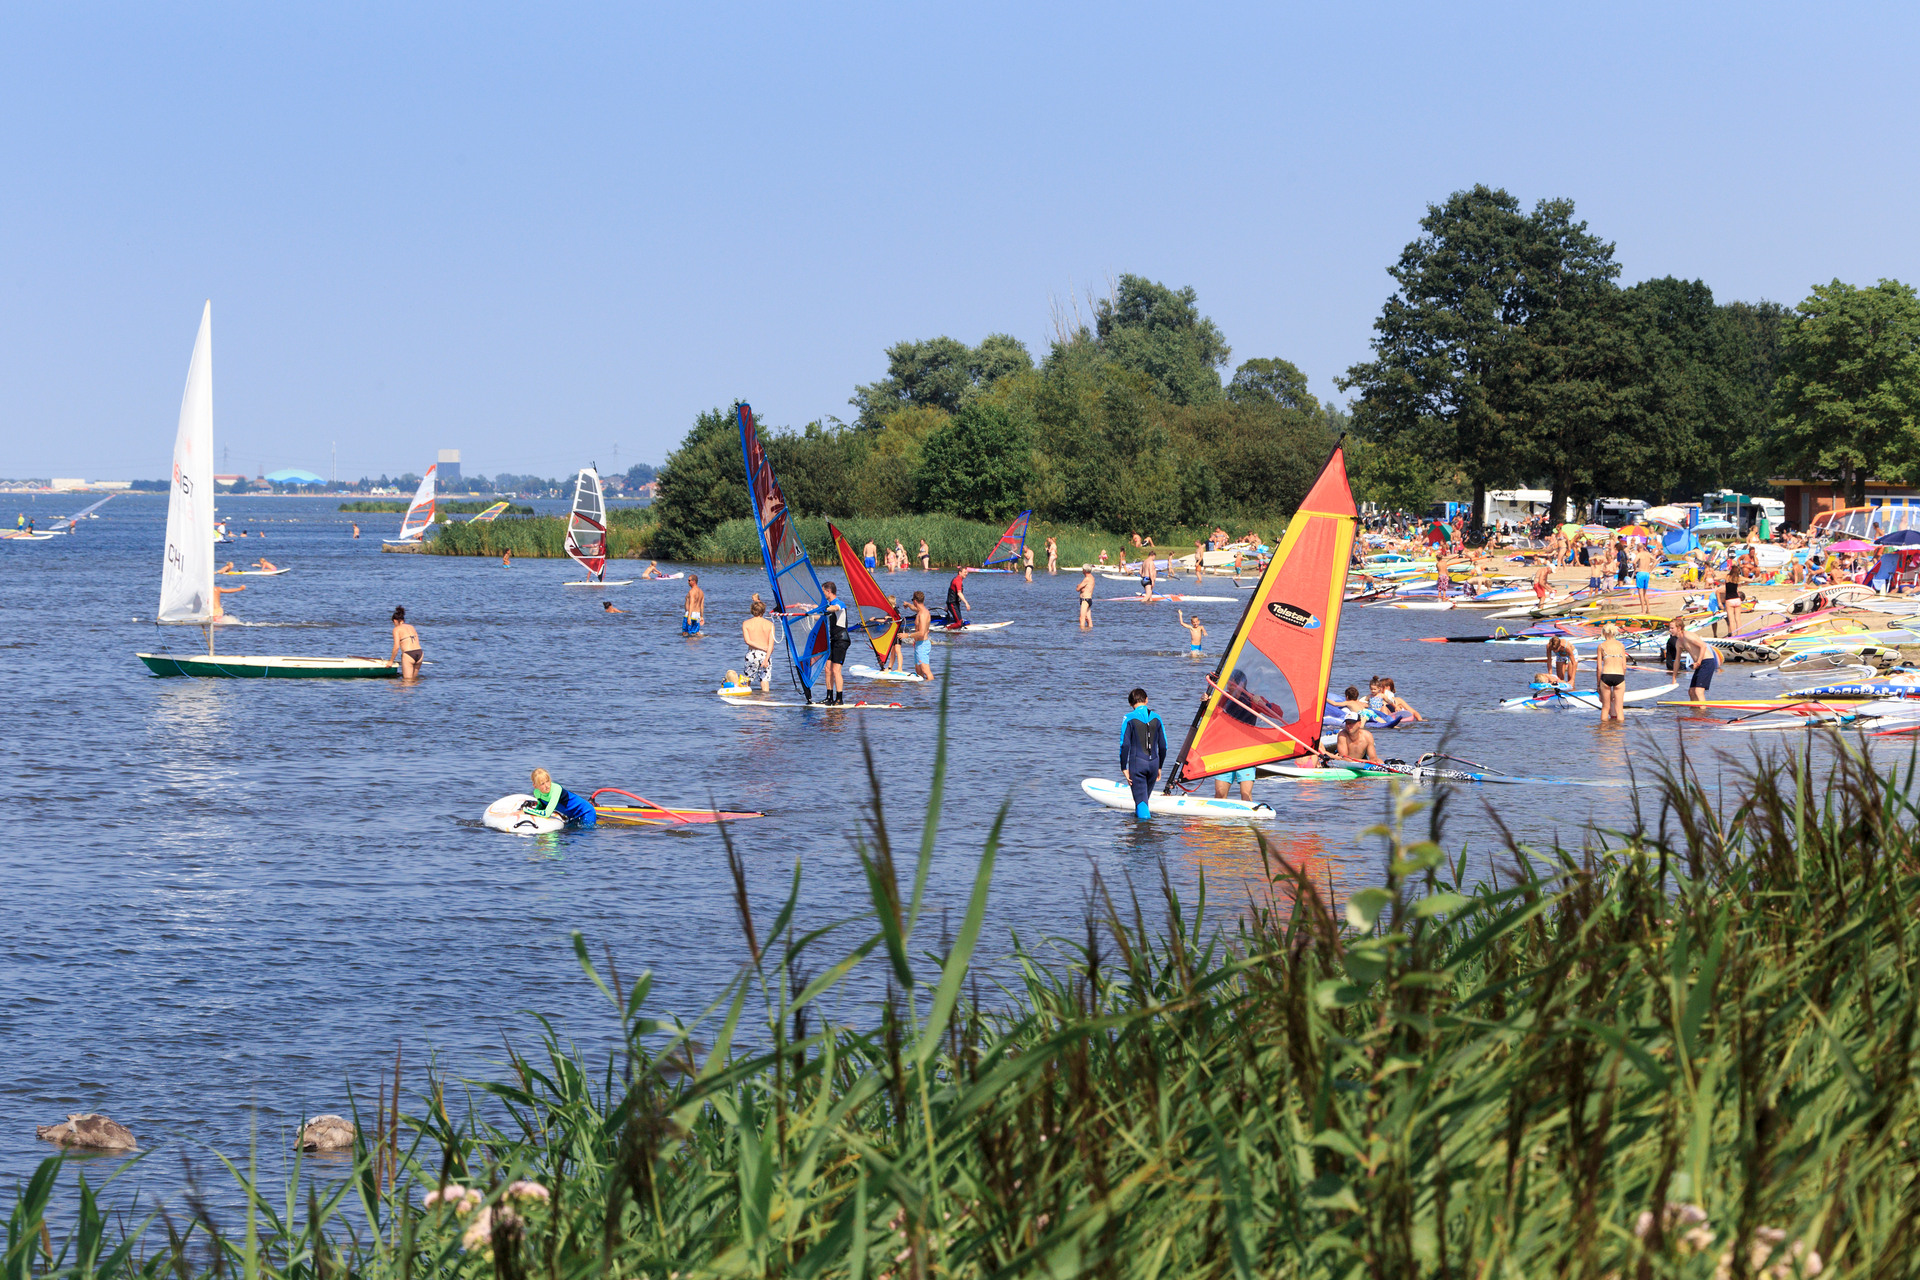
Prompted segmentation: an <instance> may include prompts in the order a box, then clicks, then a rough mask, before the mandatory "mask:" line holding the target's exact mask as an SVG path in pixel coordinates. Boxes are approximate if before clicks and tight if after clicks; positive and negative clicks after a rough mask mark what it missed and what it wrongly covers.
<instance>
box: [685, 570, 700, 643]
mask: <svg viewBox="0 0 1920 1280" xmlns="http://www.w3.org/2000/svg"><path fill="white" fill-rule="evenodd" d="M680 611H681V614H682V615H683V616H682V617H681V619H680V630H681V632H682V633H683V634H685V635H690V636H697V635H699V634H700V624H701V623H702V622H703V621H704V620H705V619H706V616H707V593H706V592H704V591H702V590H701V589H700V575H699V574H697V573H690V574H688V575H687V599H686V602H685V603H684V604H682V605H681V606H680Z"/></svg>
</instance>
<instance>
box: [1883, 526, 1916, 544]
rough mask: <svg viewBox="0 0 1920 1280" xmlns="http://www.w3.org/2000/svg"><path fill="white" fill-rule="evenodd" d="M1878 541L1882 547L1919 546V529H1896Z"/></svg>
mask: <svg viewBox="0 0 1920 1280" xmlns="http://www.w3.org/2000/svg"><path fill="white" fill-rule="evenodd" d="M1878 541H1879V543H1880V545H1881V546H1883V547H1912V546H1920V529H1896V530H1894V531H1893V532H1892V533H1889V534H1887V535H1885V536H1884V537H1882V538H1880V539H1878Z"/></svg>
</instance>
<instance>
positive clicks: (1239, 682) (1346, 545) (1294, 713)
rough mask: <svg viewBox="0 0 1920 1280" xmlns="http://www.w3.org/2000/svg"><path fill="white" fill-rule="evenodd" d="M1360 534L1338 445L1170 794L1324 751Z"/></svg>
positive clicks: (1171, 781) (1212, 683)
mask: <svg viewBox="0 0 1920 1280" xmlns="http://www.w3.org/2000/svg"><path fill="white" fill-rule="evenodd" d="M1358 525H1359V512H1358V511H1356V510H1355V509H1354V505H1353V491H1352V490H1351V489H1349V488H1348V487H1347V464H1346V454H1345V450H1344V448H1343V447H1342V446H1340V445H1335V446H1334V450H1333V456H1332V457H1330V458H1328V459H1327V465H1326V466H1324V467H1322V468H1321V469H1320V476H1319V478H1318V479H1316V480H1315V481H1314V482H1313V487H1312V488H1311V489H1309V490H1308V491H1307V496H1306V498H1305V500H1303V501H1302V502H1301V503H1300V509H1299V510H1298V511H1296V512H1294V514H1293V519H1292V520H1290V521H1288V522H1287V532H1286V535H1285V536H1284V537H1282V538H1281V540H1280V546H1279V548H1278V549H1277V550H1276V551H1275V552H1274V553H1273V559H1272V561H1271V562H1269V563H1268V565H1267V571H1266V572H1265V573H1264V574H1262V575H1261V577H1260V585H1259V587H1258V588H1256V589H1255V591H1254V593H1253V599H1251V600H1249V601H1248V602H1247V609H1246V612H1245V613H1244V614H1242V615H1241V617H1240V625H1239V626H1237V627H1235V628H1234V632H1233V638H1232V639H1231V640H1229V641H1228V642H1227V648H1226V653H1225V655H1224V656H1223V657H1222V658H1221V660H1220V665H1219V667H1217V668H1216V669H1215V670H1214V673H1213V676H1212V678H1211V679H1209V680H1208V682H1207V690H1206V695H1205V696H1204V697H1203V698H1202V699H1201V702H1200V710H1199V711H1198V712H1196V713H1195V714H1194V717H1193V727H1192V728H1191V729H1189V730H1188V731H1187V740H1186V743H1185V744H1184V745H1183V746H1182V747H1181V748H1180V755H1179V758H1178V759H1176V760H1175V761H1174V765H1173V768H1172V769H1170V770H1168V771H1167V790H1169V791H1171V790H1172V789H1173V787H1174V786H1175V784H1177V783H1181V782H1193V781H1195V780H1197V779H1200V778H1207V777H1212V776H1213V775H1214V774H1218V773H1227V772H1229V771H1231V770H1234V769H1247V768H1251V767H1252V766H1254V765H1259V764H1271V763H1273V762H1274V761H1276V760H1285V759H1288V758H1289V757H1292V756H1297V755H1305V754H1308V753H1310V752H1312V751H1313V750H1314V749H1315V748H1316V747H1317V745H1318V743H1319V740H1320V723H1321V719H1322V716H1323V715H1324V714H1325V708H1326V699H1327V680H1328V679H1329V677H1330V676H1331V674H1332V670H1333V645H1334V640H1335V638H1336V637H1337V636H1338V635H1339V632H1340V602H1341V597H1342V596H1344V595H1345V594H1346V589H1347V557H1348V556H1349V555H1350V554H1351V553H1352V551H1353V540H1354V537H1355V534H1356V533H1357V530H1358Z"/></svg>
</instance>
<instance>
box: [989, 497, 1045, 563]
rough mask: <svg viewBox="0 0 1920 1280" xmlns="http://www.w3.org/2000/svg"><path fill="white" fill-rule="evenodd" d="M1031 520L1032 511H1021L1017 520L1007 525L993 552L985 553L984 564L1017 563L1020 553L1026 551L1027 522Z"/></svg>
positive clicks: (994, 545)
mask: <svg viewBox="0 0 1920 1280" xmlns="http://www.w3.org/2000/svg"><path fill="white" fill-rule="evenodd" d="M1032 518H1033V512H1032V511H1022V512H1021V513H1020V516H1019V518H1018V519H1016V520H1015V521H1014V522H1013V523H1012V524H1010V525H1008V526H1007V531H1006V532H1005V533H1003V534H1001V535H1000V541H998V542H996V543H994V544H993V550H992V551H989V552H988V553H987V558H986V561H985V564H987V565H994V564H1005V563H1007V562H1009V561H1018V560H1019V559H1020V553H1021V552H1023V551H1025V550H1026V549H1027V521H1029V520H1031V519H1032ZM982 567H984V565H983V566H982Z"/></svg>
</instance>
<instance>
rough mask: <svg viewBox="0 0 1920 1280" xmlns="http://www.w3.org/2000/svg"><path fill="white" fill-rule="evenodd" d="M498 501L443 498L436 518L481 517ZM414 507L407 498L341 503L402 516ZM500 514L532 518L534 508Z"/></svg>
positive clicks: (342, 507) (513, 507)
mask: <svg viewBox="0 0 1920 1280" xmlns="http://www.w3.org/2000/svg"><path fill="white" fill-rule="evenodd" d="M498 501H499V499H498V498H495V499H493V500H492V501H487V500H484V499H469V498H451V499H449V498H441V499H440V500H439V501H437V502H435V503H434V508H433V510H434V514H435V515H436V516H447V515H456V516H475V515H479V514H480V513H481V512H482V511H485V510H486V509H487V508H488V507H491V506H493V505H494V503H495V502H498ZM412 505H413V503H412V502H411V501H409V500H408V499H405V498H363V499H361V500H360V501H358V502H343V503H341V504H340V510H342V511H369V512H386V513H389V514H392V515H400V514H403V513H404V512H406V511H407V509H408V508H410V507H411V506H412ZM500 514H502V515H509V516H530V515H532V514H533V508H532V507H527V506H522V505H521V504H519V503H517V502H516V503H513V504H511V505H509V506H508V507H507V509H506V510H505V511H503V512H501V513H500Z"/></svg>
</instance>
